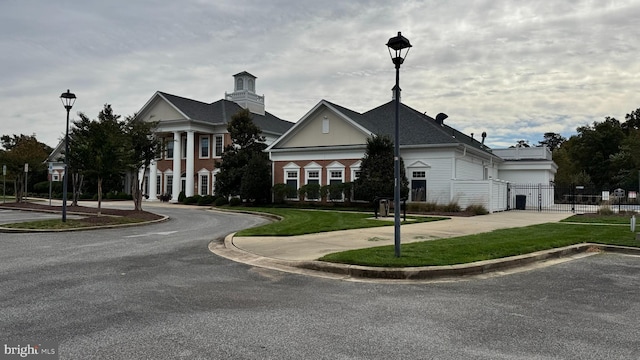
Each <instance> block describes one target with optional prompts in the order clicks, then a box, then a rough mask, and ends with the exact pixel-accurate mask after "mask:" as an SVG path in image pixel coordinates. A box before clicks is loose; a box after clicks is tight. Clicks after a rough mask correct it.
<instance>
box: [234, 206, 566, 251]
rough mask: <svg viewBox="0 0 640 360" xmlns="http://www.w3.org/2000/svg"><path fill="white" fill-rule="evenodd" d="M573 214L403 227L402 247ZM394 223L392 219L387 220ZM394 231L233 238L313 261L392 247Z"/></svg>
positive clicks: (517, 214) (513, 214)
mask: <svg viewBox="0 0 640 360" xmlns="http://www.w3.org/2000/svg"><path fill="white" fill-rule="evenodd" d="M571 215H573V214H571V213H565V212H559V213H544V212H542V213H541V212H530V211H505V212H500V213H493V214H490V215H482V216H472V217H452V218H451V219H450V220H441V221H433V222H426V223H417V224H408V225H402V227H401V230H400V234H401V243H403V244H406V243H411V242H416V241H425V240H433V239H440V238H449V237H456V236H463V235H471V234H478V233H483V232H489V231H493V230H496V229H504V228H513V227H522V226H529V225H535V224H542V223H548V222H557V221H560V220H562V219H565V218H567V217H570V216H571ZM387 219H388V220H389V221H393V217H389V218H387ZM393 240H394V227H393V226H386V227H377V228H367V229H356V230H342V231H332V232H326V233H319V234H310V235H300V236H287V237H262V236H260V237H237V236H236V237H233V240H232V244H233V246H234V247H235V248H237V249H239V250H242V251H245V252H248V253H251V254H254V255H257V256H262V257H266V258H272V259H280V260H289V261H310V260H317V259H318V258H320V257H322V256H324V255H326V254H329V253H334V252H340V251H345V250H352V249H362V248H368V247H374V246H382V245H393Z"/></svg>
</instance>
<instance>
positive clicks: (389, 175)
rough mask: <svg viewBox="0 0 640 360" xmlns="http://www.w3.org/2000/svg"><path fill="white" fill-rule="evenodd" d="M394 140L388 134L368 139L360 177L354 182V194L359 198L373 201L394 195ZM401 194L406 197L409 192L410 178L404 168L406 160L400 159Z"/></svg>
mask: <svg viewBox="0 0 640 360" xmlns="http://www.w3.org/2000/svg"><path fill="white" fill-rule="evenodd" d="M393 158H394V147H393V141H392V140H391V138H389V137H388V136H386V135H382V136H378V135H374V136H373V137H371V138H369V139H367V149H366V151H365V154H364V157H363V158H362V164H361V165H360V177H359V178H358V179H356V181H355V182H354V185H353V188H354V191H355V193H354V195H355V198H356V199H357V200H366V201H373V200H374V199H375V198H376V197H379V196H384V197H389V198H392V197H393V196H394V184H395V170H394V160H393ZM400 179H401V187H400V194H401V196H402V197H406V196H407V195H408V194H409V180H407V176H406V173H405V169H404V161H402V158H401V159H400Z"/></svg>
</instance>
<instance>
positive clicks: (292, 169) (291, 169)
mask: <svg viewBox="0 0 640 360" xmlns="http://www.w3.org/2000/svg"><path fill="white" fill-rule="evenodd" d="M282 171H283V172H284V174H283V175H284V177H283V179H284V183H285V185H286V184H287V181H288V180H293V179H294V178H290V177H289V176H288V175H289V173H295V174H296V177H295V180H296V196H295V197H287V199H289V200H299V199H300V196H299V195H298V189H300V166H298V165H296V164H294V163H292V162H290V163H288V164H287V165H285V166H283V167H282Z"/></svg>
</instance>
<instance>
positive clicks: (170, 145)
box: [166, 139, 175, 159]
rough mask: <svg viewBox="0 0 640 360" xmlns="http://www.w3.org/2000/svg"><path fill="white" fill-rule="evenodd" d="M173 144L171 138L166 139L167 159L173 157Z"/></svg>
mask: <svg viewBox="0 0 640 360" xmlns="http://www.w3.org/2000/svg"><path fill="white" fill-rule="evenodd" d="M174 145H175V141H173V139H169V140H168V141H167V156H166V158H167V159H173V146H174Z"/></svg>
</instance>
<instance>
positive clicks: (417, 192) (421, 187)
mask: <svg viewBox="0 0 640 360" xmlns="http://www.w3.org/2000/svg"><path fill="white" fill-rule="evenodd" d="M411 175H412V176H411V201H427V172H426V171H413V172H412V173H411Z"/></svg>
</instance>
